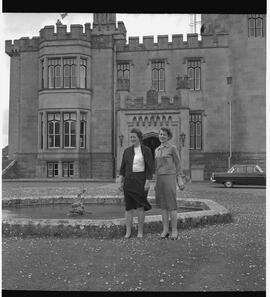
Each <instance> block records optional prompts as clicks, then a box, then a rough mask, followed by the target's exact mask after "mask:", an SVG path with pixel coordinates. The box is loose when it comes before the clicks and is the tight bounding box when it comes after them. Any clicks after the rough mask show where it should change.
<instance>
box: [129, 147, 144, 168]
mask: <svg viewBox="0 0 270 297" xmlns="http://www.w3.org/2000/svg"><path fill="white" fill-rule="evenodd" d="M134 151H135V156H134V159H133V167H132V171H133V172H143V171H144V158H143V154H142V149H141V146H140V145H139V146H138V147H134Z"/></svg>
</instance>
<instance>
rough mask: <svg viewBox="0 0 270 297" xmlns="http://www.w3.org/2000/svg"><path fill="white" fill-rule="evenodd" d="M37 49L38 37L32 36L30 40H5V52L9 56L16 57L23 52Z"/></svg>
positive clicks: (24, 38)
mask: <svg viewBox="0 0 270 297" xmlns="http://www.w3.org/2000/svg"><path fill="white" fill-rule="evenodd" d="M38 49H39V36H34V37H32V38H31V39H30V38H29V37H22V38H20V39H16V40H14V41H13V42H12V40H6V42H5V52H6V53H7V54H8V55H9V56H13V55H17V54H19V53H20V52H24V51H37V50H38Z"/></svg>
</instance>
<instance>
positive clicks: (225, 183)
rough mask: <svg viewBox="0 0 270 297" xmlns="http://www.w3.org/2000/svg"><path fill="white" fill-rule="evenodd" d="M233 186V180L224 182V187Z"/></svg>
mask: <svg viewBox="0 0 270 297" xmlns="http://www.w3.org/2000/svg"><path fill="white" fill-rule="evenodd" d="M232 186H233V183H232V182H231V181H226V182H224V187H225V188H231V187H232Z"/></svg>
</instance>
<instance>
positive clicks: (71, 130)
mask: <svg viewBox="0 0 270 297" xmlns="http://www.w3.org/2000/svg"><path fill="white" fill-rule="evenodd" d="M63 116H64V147H65V148H67V147H76V113H75V112H65V113H64V115H63Z"/></svg>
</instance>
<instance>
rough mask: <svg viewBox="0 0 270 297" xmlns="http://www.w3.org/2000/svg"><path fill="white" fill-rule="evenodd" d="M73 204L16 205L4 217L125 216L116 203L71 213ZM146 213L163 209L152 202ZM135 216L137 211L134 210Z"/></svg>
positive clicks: (77, 217) (4, 209)
mask: <svg viewBox="0 0 270 297" xmlns="http://www.w3.org/2000/svg"><path fill="white" fill-rule="evenodd" d="M70 210H71V204H68V203H65V204H64V203H61V204H52V205H35V206H16V207H10V208H5V207H4V208H3V210H2V219H10V218H29V219H67V218H68V219H75V220H84V219H94V220H96V219H103V220H104V219H105V220H106V219H117V218H124V216H125V215H124V214H125V207H124V206H123V205H114V204H108V205H104V204H97V203H88V204H84V211H85V213H84V214H82V215H80V214H72V213H70ZM195 210H197V211H198V210H202V209H200V208H196V209H194V208H190V207H178V210H177V212H178V213H181V212H189V211H195ZM145 214H146V215H160V214H161V210H160V209H159V208H157V207H156V206H155V205H153V204H152V209H151V210H149V211H147V212H145ZM134 216H135V217H136V216H137V213H136V212H134Z"/></svg>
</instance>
